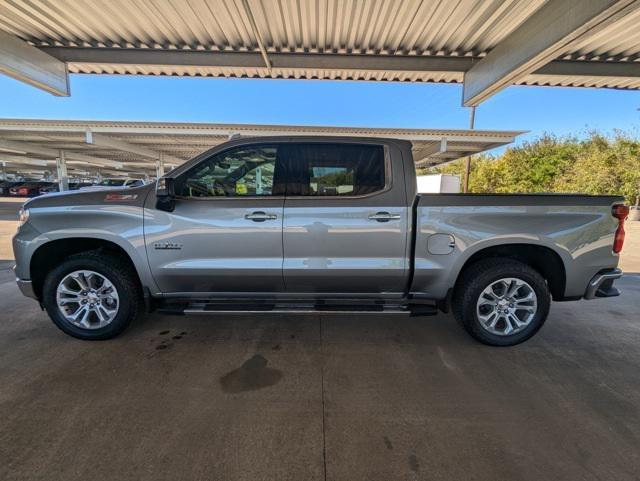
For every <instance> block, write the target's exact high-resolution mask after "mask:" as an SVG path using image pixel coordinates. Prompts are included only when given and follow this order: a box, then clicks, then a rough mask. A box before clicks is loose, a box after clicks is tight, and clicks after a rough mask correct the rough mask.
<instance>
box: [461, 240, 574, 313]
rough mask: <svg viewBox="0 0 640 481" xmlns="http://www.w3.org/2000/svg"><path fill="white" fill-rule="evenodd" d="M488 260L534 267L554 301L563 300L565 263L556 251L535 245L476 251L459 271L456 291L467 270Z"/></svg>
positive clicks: (487, 248) (522, 244)
mask: <svg viewBox="0 0 640 481" xmlns="http://www.w3.org/2000/svg"><path fill="white" fill-rule="evenodd" d="M488 258H505V259H513V260H516V261H520V262H522V263H523V264H526V265H528V266H530V267H532V268H533V269H535V270H536V271H538V272H539V273H540V274H541V275H542V277H544V278H545V280H546V281H547V284H548V285H549V290H550V291H551V295H552V297H553V300H555V301H560V300H563V298H564V293H565V289H566V285H567V271H566V266H565V262H564V261H563V259H562V257H561V256H560V254H559V253H558V252H557V251H555V250H554V249H552V248H550V247H548V246H545V245H540V244H534V243H507V244H498V245H491V246H486V247H482V248H479V249H477V250H475V251H474V252H473V253H472V254H471V255H469V256H468V257H467V258H466V260H465V261H464V263H462V265H461V267H460V269H459V270H458V271H457V275H456V281H455V284H454V290H455V288H456V287H457V285H458V282H459V281H460V279H461V277H462V274H463V273H464V271H465V270H466V269H468V268H469V267H470V266H472V265H473V264H475V263H476V262H478V261H480V260H482V259H488Z"/></svg>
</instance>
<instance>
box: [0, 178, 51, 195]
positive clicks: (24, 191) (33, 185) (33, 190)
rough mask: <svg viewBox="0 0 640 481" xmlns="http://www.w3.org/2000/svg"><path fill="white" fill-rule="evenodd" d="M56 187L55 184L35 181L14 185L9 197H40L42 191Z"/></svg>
mask: <svg viewBox="0 0 640 481" xmlns="http://www.w3.org/2000/svg"><path fill="white" fill-rule="evenodd" d="M52 185H54V184H53V182H45V181H41V180H34V181H30V182H23V183H22V184H18V185H14V186H13V187H11V188H10V189H9V195H10V196H12V197H37V196H38V195H40V189H42V188H46V187H50V186H52Z"/></svg>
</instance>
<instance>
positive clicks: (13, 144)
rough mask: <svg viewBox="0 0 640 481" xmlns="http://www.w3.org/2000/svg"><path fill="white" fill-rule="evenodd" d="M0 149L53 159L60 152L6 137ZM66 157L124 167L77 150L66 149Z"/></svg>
mask: <svg viewBox="0 0 640 481" xmlns="http://www.w3.org/2000/svg"><path fill="white" fill-rule="evenodd" d="M0 149H5V150H10V151H12V152H24V153H28V154H35V155H39V156H44V157H51V158H53V159H55V158H57V157H58V155H59V152H60V151H59V150H57V149H52V148H50V147H43V146H41V145H37V144H32V143H29V142H21V141H17V140H6V139H0ZM65 157H66V159H67V160H78V161H81V162H86V163H87V164H91V165H97V166H102V167H113V168H116V169H121V168H122V167H123V164H122V162H117V161H115V160H109V159H103V158H100V157H93V156H90V155H84V154H78V153H76V152H69V151H65Z"/></svg>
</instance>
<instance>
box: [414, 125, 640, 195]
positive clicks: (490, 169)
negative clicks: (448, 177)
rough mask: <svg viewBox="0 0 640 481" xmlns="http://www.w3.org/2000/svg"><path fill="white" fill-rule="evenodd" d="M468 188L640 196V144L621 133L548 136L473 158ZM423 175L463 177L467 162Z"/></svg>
mask: <svg viewBox="0 0 640 481" xmlns="http://www.w3.org/2000/svg"><path fill="white" fill-rule="evenodd" d="M471 166H472V168H471V176H470V178H469V190H470V191H471V192H479V193H489V192H500V193H529V192H562V193H577V192H581V193H586V194H616V195H622V196H624V197H625V199H626V201H627V202H628V203H632V204H634V203H636V202H637V200H638V197H639V196H640V141H638V140H636V139H633V138H632V137H631V136H629V135H627V134H625V133H622V132H618V133H616V135H614V136H612V137H606V136H604V135H602V134H599V133H597V132H591V133H590V134H589V135H588V136H587V138H585V139H578V138H576V137H563V138H559V137H557V136H554V135H550V134H545V135H543V136H541V137H540V138H538V139H535V140H533V141H530V142H524V143H523V144H522V145H519V146H517V147H510V148H508V149H507V150H506V151H505V152H504V153H503V154H502V155H500V156H497V157H496V156H489V155H479V156H475V157H474V158H473V160H472V164H471ZM420 173H443V174H456V175H460V176H463V175H464V160H458V161H456V162H453V163H451V164H448V165H444V166H442V167H435V168H432V169H428V170H426V171H421V172H420Z"/></svg>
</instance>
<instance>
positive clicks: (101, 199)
mask: <svg viewBox="0 0 640 481" xmlns="http://www.w3.org/2000/svg"><path fill="white" fill-rule="evenodd" d="M155 187H156V184H155V182H152V183H151V184H147V185H143V186H140V187H115V188H112V189H108V190H97V191H82V190H74V191H70V192H55V193H52V194H46V195H43V196H41V197H35V198H33V199H31V200H29V201H27V202H25V204H24V208H25V209H36V208H41V207H64V206H74V205H102V204H108V205H137V206H140V207H142V206H143V205H144V201H145V199H146V198H147V195H148V194H149V192H151V191H152V190H154V189H155Z"/></svg>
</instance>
